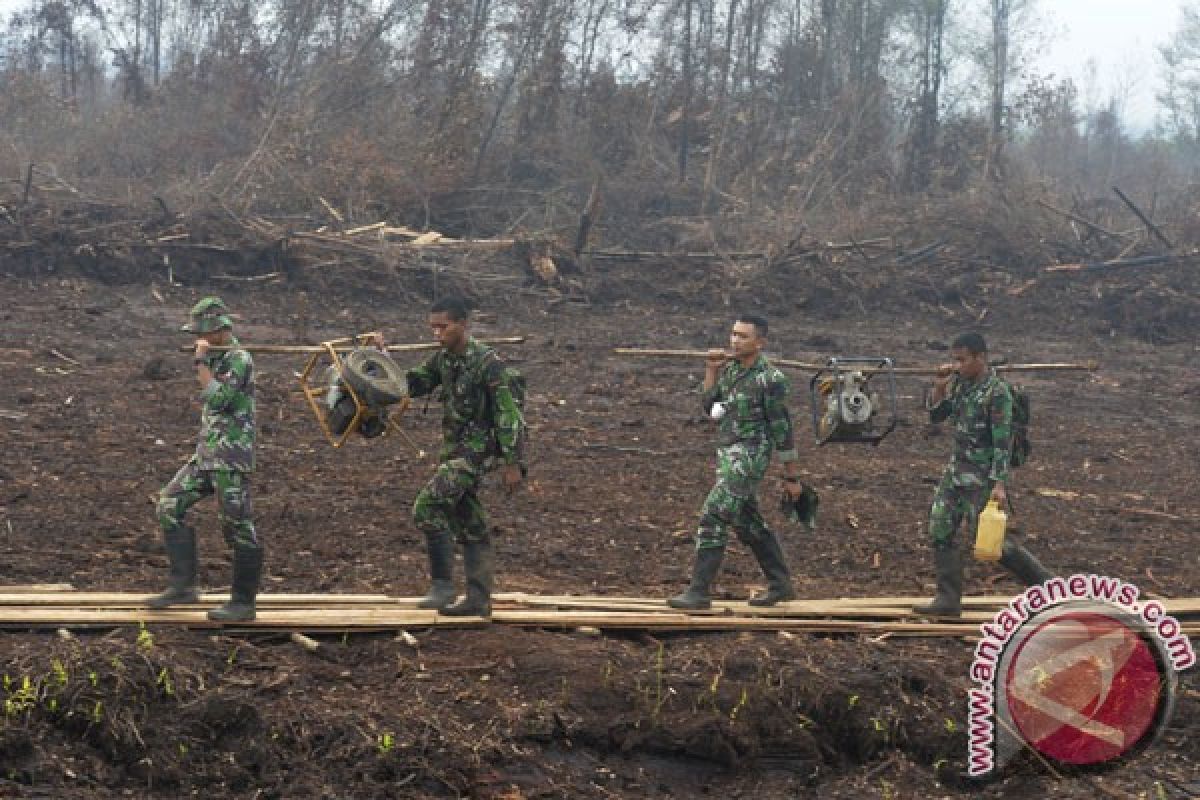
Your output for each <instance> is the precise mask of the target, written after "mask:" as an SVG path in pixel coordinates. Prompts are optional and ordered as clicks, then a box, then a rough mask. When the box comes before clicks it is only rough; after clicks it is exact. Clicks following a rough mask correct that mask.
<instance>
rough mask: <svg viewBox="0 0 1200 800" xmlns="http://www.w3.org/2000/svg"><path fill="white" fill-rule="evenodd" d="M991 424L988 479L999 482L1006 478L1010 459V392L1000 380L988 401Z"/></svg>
mask: <svg viewBox="0 0 1200 800" xmlns="http://www.w3.org/2000/svg"><path fill="white" fill-rule="evenodd" d="M989 415H990V417H991V425H992V468H991V471H990V472H989V473H988V480H990V481H992V482H993V483H1001V482H1003V481H1006V480H1008V467H1009V464H1010V462H1011V460H1012V392H1010V391H1009V390H1008V386H1007V385H1006V384H1004V383H1003V382H1002V381H997V383H996V388H995V389H993V390H992V399H991V403H989Z"/></svg>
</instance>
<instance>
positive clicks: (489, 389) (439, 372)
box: [405, 339, 524, 464]
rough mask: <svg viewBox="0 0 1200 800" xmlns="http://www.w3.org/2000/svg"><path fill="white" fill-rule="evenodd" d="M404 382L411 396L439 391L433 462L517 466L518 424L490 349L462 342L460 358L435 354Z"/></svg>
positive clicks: (518, 416)
mask: <svg viewBox="0 0 1200 800" xmlns="http://www.w3.org/2000/svg"><path fill="white" fill-rule="evenodd" d="M405 377H406V379H407V381H408V391H409V394H410V395H411V396H412V397H421V396H423V395H427V394H429V393H431V392H433V391H434V390H435V389H438V388H439V387H440V389H441V394H442V447H441V450H440V452H439V454H438V458H439V460H441V461H449V460H451V459H456V458H465V459H467V460H468V461H470V462H471V463H473V464H482V463H485V462H487V461H489V460H491V459H493V458H499V459H500V460H501V461H502V462H503V463H505V464H518V463H520V460H521V452H520V451H521V445H522V442H521V429H522V426H523V423H524V420H523V418H522V416H521V410H520V409H519V408H518V407H517V403H516V401H515V400H514V399H513V395H512V391H511V389H510V387H509V386H508V385H507V383H505V381H504V362H503V361H501V360H500V357H499V356H498V355H496V351H495V350H493V349H492V348H490V347H488V346H487V345H485V344H481V343H480V342H478V341H476V340H475V339H468V340H467V349H466V351H465V352H463V353H462V354H461V355H459V354H457V353H452V352H450V351H449V350H439V351H438V352H436V353H434V354H433V355H432V356H430V357H429V360H427V361H426V362H425V363H424V364H422V365H421V366H419V367H416V368H414V369H410V370H409V371H408V372H407V373H406V374H405Z"/></svg>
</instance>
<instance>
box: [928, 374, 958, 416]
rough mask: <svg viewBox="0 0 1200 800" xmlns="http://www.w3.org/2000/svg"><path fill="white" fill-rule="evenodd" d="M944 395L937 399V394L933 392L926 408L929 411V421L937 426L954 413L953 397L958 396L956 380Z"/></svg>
mask: <svg viewBox="0 0 1200 800" xmlns="http://www.w3.org/2000/svg"><path fill="white" fill-rule="evenodd" d="M945 391H946V393H945V394H942V396H941V399H938V394H939V393H938V392H936V391H935V392H934V393H933V395H932V400H933V402H931V403H930V404H929V405H928V406H927V408H928V410H929V421H930V422H932V423H934V424H937V423H939V422H942V421H943V420H946V419H948V418H949V417H950V415H951V414H953V413H954V396H955V395H956V394H958V379H957V378H956V379H954V381H953V382H951V384H950V387H949V389H948V390H945Z"/></svg>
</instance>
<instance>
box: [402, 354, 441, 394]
mask: <svg viewBox="0 0 1200 800" xmlns="http://www.w3.org/2000/svg"><path fill="white" fill-rule="evenodd" d="M439 358H441V353H434V354H433V355H431V356H430V357H429V358H428V359H427V360H426V361H425V363H424V364H422V365H421V366H419V367H413V368H412V369H410V370H409V371H408V372H406V373H404V380H405V381H407V383H408V394H409V396H410V397H424V396H425V395H427V394H429V393H430V392H432V391H433V390H434V389H436V388H437V387H438V386H439V385H440V384H441V382H442V371H441V370H440V369H438V359H439Z"/></svg>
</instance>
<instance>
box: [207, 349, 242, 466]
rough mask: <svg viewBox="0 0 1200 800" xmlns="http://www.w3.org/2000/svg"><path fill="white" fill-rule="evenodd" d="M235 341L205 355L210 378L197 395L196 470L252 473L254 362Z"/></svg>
mask: <svg viewBox="0 0 1200 800" xmlns="http://www.w3.org/2000/svg"><path fill="white" fill-rule="evenodd" d="M237 345H238V342H237V339H234V340H233V341H232V342H230V345H229V349H228V350H225V351H223V352H221V353H214V354H210V355H209V356H208V368H209V369H210V370H212V374H213V378H212V380H211V381H209V383H208V386H206V387H204V390H203V391H202V392H201V393H200V401H201V403H203V410H202V411H201V415H200V437H199V441H198V443H197V445H196V467H197V468H198V469H201V470H230V471H233V472H253V471H254V361H253V359H251V358H250V354H249V353H248V352H246V351H245V350H242V349H240V348H239V347H238V346H237Z"/></svg>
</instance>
